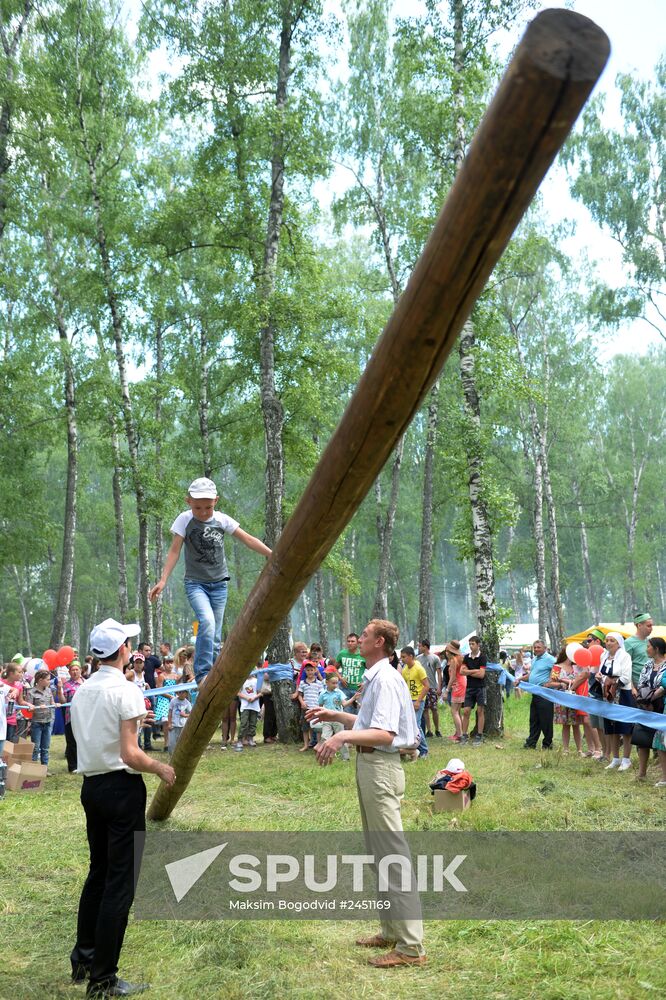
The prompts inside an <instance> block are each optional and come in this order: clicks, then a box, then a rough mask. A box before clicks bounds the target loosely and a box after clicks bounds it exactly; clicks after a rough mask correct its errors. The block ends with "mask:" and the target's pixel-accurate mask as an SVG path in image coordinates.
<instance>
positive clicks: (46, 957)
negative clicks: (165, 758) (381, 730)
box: [0, 698, 666, 1000]
mask: <svg viewBox="0 0 666 1000" xmlns="http://www.w3.org/2000/svg"><path fill="white" fill-rule="evenodd" d="M528 704H529V699H528V698H523V699H522V700H521V701H520V702H515V701H514V700H513V699H512V700H511V701H510V702H509V704H508V706H507V719H506V728H507V733H506V737H505V739H504V740H502V741H497V743H493V742H491V743H490V744H486V745H485V746H484V747H482V748H478V749H477V748H472V747H465V748H464V753H463V754H462V756H463V759H464V760H465V763H466V765H467V766H468V768H469V769H470V770H471V771H472V773H473V774H474V777H475V779H476V780H477V783H478V786H479V794H478V797H477V800H476V802H475V803H474V805H473V807H472V809H470V810H469V811H468V812H466V813H464V814H457V815H455V816H452V815H451V814H439V815H437V816H433V815H432V814H431V811H430V804H429V802H430V797H429V792H428V789H427V782H428V780H429V779H430V777H431V775H432V773H433V772H434V771H436V770H437V769H438V768H440V767H443V766H444V765H445V764H446V761H447V760H448V758H449V756H454V755H455V754H457V753H459V752H460V751H459V750H458V749H456V750H455V751H454V750H452V749H451V744H449V743H448V742H446V743H443V742H442V741H440V740H432V741H431V750H432V752H431V755H430V759H429V760H428V761H427V762H425V761H423V762H417V763H416V764H413V765H410V766H408V767H406V769H405V770H406V775H407V791H406V796H405V803H404V807H403V817H404V822H405V828H406V829H408V830H410V829H411V830H446V829H450V828H451V826H452V825H453V826H455V827H457V828H458V829H463V830H564V829H572V830H589V831H592V833H591V837H590V845H591V849H592V848H593V845H594V834H593V831H595V830H635V831H644V833H643V836H644V837H646V838H649V833H650V831H655V830H660V831H661V830H663V828H664V815H665V811H664V804H665V797H664V795H663V793H662V792H661V790H660V789H656V788H654V787H653V785H654V781H656V780H657V779H658V777H659V775H658V774H657V772H656V770H655V771H653V772H651V773H652V774H654V780H653V781H649V782H648V783H646V784H639V783H638V782H636V780H635V778H634V775H633V773H629V774H617V772H605V771H604V770H603V768H602V767H600V766H599V765H598V764H596V763H590V762H588V761H584V760H581V759H579V758H578V757H577V755H570V756H563V755H562V754H561V753H560V752H559V751H557V750H556V751H553V752H551V753H550V754H546V753H543V754H541V753H535V752H528V751H523V750H521V749H520V747H521V744H522V742H523V739H524V736H525V733H526V731H527V705H528ZM449 721H450V720H449V719H447V723H449ZM450 729H451V727H450V725H449V728H448V729H447V731H450ZM63 750H64V746H63V737H56V738H55V739H54V740H53V743H52V763H51V770H52V771H53V772H54V776H53V777H52V778H50V779H49V781H48V785H47V788H46V790H45V791H44V793H42V794H40V795H29V794H24V795H17V794H12V793H7V796H6V798H5V799H4V801H3V802H0V830H1V831H2V840H1V843H2V851H1V852H0V929H1V931H2V937H1V941H2V952H1V957H0V1000H10V998H12V1000H28V998H32V997H35V998H37V997H39V998H43V1000H50V998H73V997H77V996H79V997H81V996H82V995H83V990H82V988H81V987H74V986H71V985H69V981H68V973H69V962H68V954H69V951H70V950H71V946H72V943H73V934H74V928H75V910H76V902H77V899H78V893H79V891H80V887H81V884H82V882H83V879H84V877H85V872H86V862H87V845H86V840H85V827H84V818H83V812H82V809H81V807H80V805H79V801H78V793H79V787H80V779H79V778H77V777H76V776H74V775H69V774H67V770H66V765H65V762H64V759H63ZM353 766H354V765H353V763H352V764H345V763H343V762H341V761H336V763H335V764H334V765H333V766H332V767H330V768H327V769H320V768H318V767H316V766H315V763H314V760H313V755H312V754H299V753H297V752H296V751H295V749H291V748H290V749H288V750H287V749H284V748H281V747H276V748H268V747H266V748H262V747H261V746H260V747H258V748H257V749H256V750H253V751H246V752H244V753H242V754H234V753H231V752H227V753H226V754H222V753H221V752H220V751H219V749H218V748H217V746H216V747H215V748H214V749H210V750H209V751H208V752H207V753H206V755H205V758H204V759H203V760H202V761H201V764H200V766H199V768H198V770H197V773H196V776H195V779H194V781H193V783H192V785H191V786H190V789H189V791H188V792H187V794H186V795H185V797H184V798H183V799H182V800H181V803H180V805H179V806H178V808H177V810H176V812H175V814H174V816H173V817H172V818H171V819H170V820H169V821H168V823H167V824H166V827H167V828H171V829H177V830H224V829H229V830H241V829H249V830H314V831H316V830H322V831H335V830H347V829H351V830H353V829H357V828H358V826H359V820H358V807H357V803H356V792H355V786H354V776H353ZM147 782H148V785H149V793H150V791H151V790H152V788H153V787H154V784H155V782H154V779H152V778H148V779H147ZM581 864H584V859H579V858H576V859H571V863H570V864H566V863H565V864H563V868H562V878H563V879H570V881H571V892H572V894H574V893H575V891H576V887H575V878H576V875H575V873H576V870H577V868H578V867H579V866H580V865H581ZM525 877H526V878H529V871H528V870H527V868H526V871H525ZM609 916H610V915H609ZM372 930H374V925H373V924H372V923H368V924H363V923H361V922H359V921H354V922H349V923H345V922H331V921H256V922H252V921H238V922H232V921H224V922H210V923H208V922H200V923H186V922H182V923H176V922H152V921H151V922H148V921H146V922H134V921H132V920H131V921H130V925H129V927H128V932H127V936H126V938H125V947H124V950H123V956H122V963H121V974H122V975H124V976H127V977H128V978H129V979H131V980H134V981H136V980H139V981H146V980H147V981H149V982H151V983H152V984H153V990H151V992H150V994H148V995H149V996H159V997H160V998H163V1000H195V998H196V1000H217V998H220V1000H222V998H224V1000H255V998H256V1000H264V998H266V1000H268V998H272V997H274V998H276V1000H281V998H287V1000H310V998H313V1000H314V998H317V1000H323V998H324V997H326V996H333V995H335V994H340V995H344V996H345V997H351V998H357V997H358V998H361V997H366V996H368V997H369V996H372V997H373V998H386V1000H402V998H405V1000H406V998H410V1000H411V998H415V997H417V998H418V997H426V996H428V997H435V996H438V995H447V996H448V995H450V996H460V995H467V996H474V997H476V998H484V1000H485V998H492V1000H509V998H511V1000H514V998H515V1000H531V998H537V997H539V998H543V1000H556V998H558V1000H559V998H562V1000H565V998H566V1000H588V998H603V1000H607V998H620V1000H636V998H640V997H653V996H654V997H656V996H658V995H660V994H661V995H663V993H664V989H666V971H665V969H666V964H665V963H664V957H663V956H664V925H663V923H659V922H654V923H653V922H634V923H628V922H620V921H613V920H608V921H606V922H587V923H568V922H555V921H551V922H538V921H533V922H517V921H514V922H491V921H487V922H480V921H479V922H462V921H450V922H444V921H442V922H436V921H430V922H428V923H427V924H426V946H427V949H428V955H429V961H428V965H427V966H425V967H424V968H422V969H396V970H390V971H385V972H379V971H377V970H374V969H371V968H369V967H368V966H367V965H366V964H365V960H366V959H367V957H368V956H367V954H365V953H363V952H362V951H361V949H358V948H355V947H354V943H353V942H354V938H355V937H356V936H357V935H358V934H360V933H365V932H367V931H372Z"/></svg>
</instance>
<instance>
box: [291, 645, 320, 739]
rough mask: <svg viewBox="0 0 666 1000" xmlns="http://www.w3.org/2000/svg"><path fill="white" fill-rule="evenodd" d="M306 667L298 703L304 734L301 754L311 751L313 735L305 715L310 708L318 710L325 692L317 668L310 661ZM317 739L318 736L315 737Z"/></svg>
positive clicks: (300, 685) (305, 664)
mask: <svg viewBox="0 0 666 1000" xmlns="http://www.w3.org/2000/svg"><path fill="white" fill-rule="evenodd" d="M303 666H304V667H305V678H304V680H302V681H301V683H300V684H299V685H298V691H297V694H298V703H299V705H300V706H301V710H302V717H301V730H302V732H303V746H302V747H301V753H304V751H306V750H310V749H311V747H310V739H311V736H312V735H313V734H312V733H311V731H310V723H309V722H307V721H306V719H305V713H306V712H307V710H308V709H309V708H316V707H317V706H318V705H319V695H320V694H321V693H322V691H323V690H324V682H323V681H322V679H321V677H318V676H317V667H316V665H315V664H314V663H312V662H311V661H310V660H306V661H305V663H304V664H303ZM315 739H316V735H315Z"/></svg>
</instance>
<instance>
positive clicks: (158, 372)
mask: <svg viewBox="0 0 666 1000" xmlns="http://www.w3.org/2000/svg"><path fill="white" fill-rule="evenodd" d="M163 378H164V330H163V328H162V325H161V323H159V322H158V323H157V325H156V327H155V474H156V476H157V481H158V482H160V483H161V482H162V481H163V479H164V469H163V465H162V439H163V434H162V391H163V387H162V380H163ZM163 527H164V526H163V523H162V515H161V514H158V516H157V517H156V518H155V563H154V565H155V579H156V580H157V579H159V575H160V573H161V572H162V566H163V565H164V536H163ZM163 598H164V592H162V593H161V594H159V596H158V598H157V600H156V601H155V604H154V606H153V627H154V633H153V634H154V636H155V638H156V640H157V642H159V641H160V640H161V639H163V638H164V599H163Z"/></svg>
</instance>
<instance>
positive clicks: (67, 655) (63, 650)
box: [57, 646, 76, 667]
mask: <svg viewBox="0 0 666 1000" xmlns="http://www.w3.org/2000/svg"><path fill="white" fill-rule="evenodd" d="M75 656H76V653H75V652H74V650H73V648H72V647H71V646H61V647H60V649H59V650H58V661H57V665H58V666H59V667H66V666H68V665H69V664H70V663H71V662H72V660H73V659H74V658H75Z"/></svg>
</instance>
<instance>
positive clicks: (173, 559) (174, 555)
mask: <svg viewBox="0 0 666 1000" xmlns="http://www.w3.org/2000/svg"><path fill="white" fill-rule="evenodd" d="M184 541H185V539H184V538H183V536H182V535H174V536H173V541H172V542H171V545H170V546H169V551H168V552H167V557H166V559H165V560H164V569H163V570H162V576H161V577H160V578H159V580H158V581H157V583H156V584H155V586H154V587H151V589H150V590H149V591H148V600H150V601H154V600H156V598H157V597H158V595H159V594H161V593H162V591H163V590H164V588H165V587H166V582H167V580H168V579H169V577H170V576H171V573H172V571H173V569H174V567H175V565H176V563H177V562H178V560H179V559H180V550H181V549H182V547H183V542H184Z"/></svg>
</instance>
